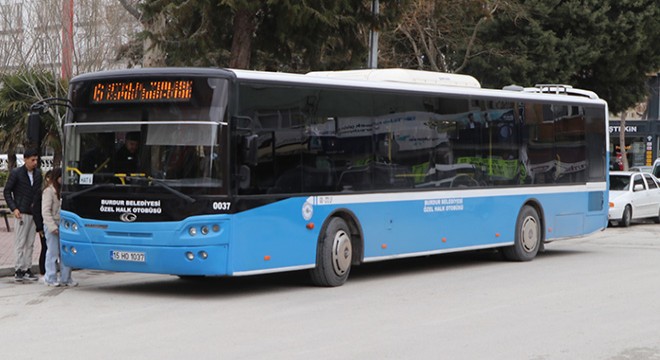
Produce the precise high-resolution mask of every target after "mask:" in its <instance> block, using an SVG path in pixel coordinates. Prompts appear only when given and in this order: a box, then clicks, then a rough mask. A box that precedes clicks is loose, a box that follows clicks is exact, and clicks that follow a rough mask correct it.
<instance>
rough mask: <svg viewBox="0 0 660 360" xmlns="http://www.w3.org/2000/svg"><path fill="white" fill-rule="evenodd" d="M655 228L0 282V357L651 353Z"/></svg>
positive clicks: (656, 344) (656, 354) (657, 355)
mask: <svg viewBox="0 0 660 360" xmlns="http://www.w3.org/2000/svg"><path fill="white" fill-rule="evenodd" d="M659 233H660V225H655V224H638V225H634V226H632V227H631V228H627V229H621V228H610V229H607V230H606V231H604V232H600V233H598V234H594V235H592V236H589V237H586V238H581V239H573V240H568V241H562V242H555V243H552V244H549V245H548V246H547V247H546V248H547V251H546V252H545V253H543V254H540V255H539V257H537V258H536V259H535V260H534V261H532V262H529V263H511V262H505V261H502V260H501V259H500V257H499V255H498V254H497V253H495V252H476V253H465V254H452V255H442V256H435V257H426V258H417V259H406V260H400V261H394V262H386V263H377V264H370V265H368V266H362V267H359V268H355V269H354V271H353V272H352V274H351V276H350V278H349V280H348V282H347V283H346V284H345V285H344V286H342V287H338V288H315V287H312V286H310V285H309V283H308V281H307V278H306V276H305V273H290V274H276V275H268V276H259V277H245V278H223V279H208V280H207V281H192V282H191V281H183V280H179V279H178V278H176V277H172V276H160V275H145V274H118V273H105V272H95V271H77V272H75V273H74V276H75V277H76V280H78V281H79V282H80V284H81V285H80V286H79V287H77V288H48V287H45V286H44V285H40V284H25V285H20V284H14V283H13V282H11V278H2V279H0V329H2V335H0V354H1V355H0V357H1V358H2V359H46V358H48V359H90V358H93V359H122V358H130V359H154V358H160V359H266V358H267V359H536V360H541V359H616V360H619V359H620V360H623V359H635V360H637V359H660V237H659V236H658V234H659Z"/></svg>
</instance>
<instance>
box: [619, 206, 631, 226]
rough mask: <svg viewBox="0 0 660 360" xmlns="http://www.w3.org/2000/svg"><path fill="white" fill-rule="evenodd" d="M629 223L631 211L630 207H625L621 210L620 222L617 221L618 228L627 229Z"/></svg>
mask: <svg viewBox="0 0 660 360" xmlns="http://www.w3.org/2000/svg"><path fill="white" fill-rule="evenodd" d="M630 221H632V209H631V208H630V205H626V208H625V209H623V215H622V216H621V221H619V226H622V227H628V226H630Z"/></svg>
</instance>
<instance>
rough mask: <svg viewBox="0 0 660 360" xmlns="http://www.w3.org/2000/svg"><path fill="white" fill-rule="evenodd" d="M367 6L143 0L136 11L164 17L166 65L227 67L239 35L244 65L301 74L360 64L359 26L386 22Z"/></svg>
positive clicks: (363, 51) (332, 1)
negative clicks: (242, 17) (244, 17)
mask: <svg viewBox="0 0 660 360" xmlns="http://www.w3.org/2000/svg"><path fill="white" fill-rule="evenodd" d="M381 2H385V3H387V2H388V1H381ZM370 4H371V3H370V2H365V1H362V0H318V1H303V0H284V1H279V0H278V1H276V0H264V1H258V2H257V1H240V0H234V1H231V0H224V1H213V0H185V1H184V0H174V1H157V0H147V1H145V2H144V3H143V4H142V10H143V11H144V14H145V17H146V19H149V18H150V17H154V16H156V15H157V14H165V15H166V19H167V23H168V28H167V31H166V33H165V34H164V37H163V39H161V41H160V45H161V46H163V47H164V48H165V51H166V53H167V59H166V63H167V64H168V65H169V66H218V67H228V66H230V62H231V58H232V42H233V41H234V39H235V37H238V36H241V35H243V36H244V39H245V42H244V43H243V44H242V45H243V46H244V47H248V48H249V51H250V56H251V61H250V64H249V66H247V67H248V68H251V69H261V70H265V69H267V70H277V71H291V72H306V71H309V70H319V69H346V68H354V67H361V66H363V65H364V64H365V63H366V56H367V31H366V30H365V29H367V28H369V27H370V26H371V25H372V24H374V25H375V24H378V23H381V22H383V21H385V20H386V17H385V16H384V17H382V18H373V17H372V16H371V13H370V11H371V9H370ZM396 8H397V7H394V6H393V7H392V9H396ZM393 13H394V12H391V13H390V14H388V16H390V17H391V15H392V14H393ZM238 14H244V15H245V14H247V15H248V16H249V22H248V23H247V24H245V23H244V24H241V23H239V22H238V21H237V15H238ZM245 32H248V34H244V33H245ZM241 33H243V34H241ZM142 36H145V35H144V34H143V35H142ZM234 55H235V54H234Z"/></svg>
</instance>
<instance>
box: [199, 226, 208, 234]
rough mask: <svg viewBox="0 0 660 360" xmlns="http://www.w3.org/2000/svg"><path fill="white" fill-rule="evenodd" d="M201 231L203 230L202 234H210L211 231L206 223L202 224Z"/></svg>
mask: <svg viewBox="0 0 660 360" xmlns="http://www.w3.org/2000/svg"><path fill="white" fill-rule="evenodd" d="M201 232H202V235H206V234H208V233H209V227H208V226H206V225H204V226H202V230H201Z"/></svg>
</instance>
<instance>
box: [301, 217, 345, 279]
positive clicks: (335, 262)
mask: <svg viewBox="0 0 660 360" xmlns="http://www.w3.org/2000/svg"><path fill="white" fill-rule="evenodd" d="M352 261H353V245H352V243H351V232H350V229H349V227H348V224H346V221H344V219H342V218H339V217H334V218H332V219H330V222H329V223H328V225H327V226H326V227H325V230H324V231H323V233H322V235H321V239H320V240H319V244H318V248H317V251H316V267H315V268H314V269H312V270H311V279H312V283H314V285H317V286H327V287H333V286H340V285H342V284H344V283H345V282H346V279H348V274H349V273H350V271H351V263H352Z"/></svg>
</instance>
